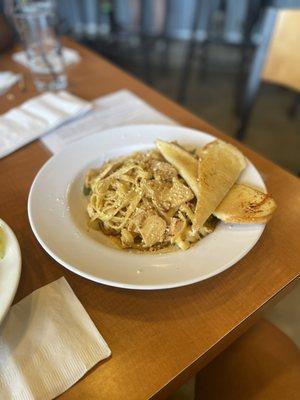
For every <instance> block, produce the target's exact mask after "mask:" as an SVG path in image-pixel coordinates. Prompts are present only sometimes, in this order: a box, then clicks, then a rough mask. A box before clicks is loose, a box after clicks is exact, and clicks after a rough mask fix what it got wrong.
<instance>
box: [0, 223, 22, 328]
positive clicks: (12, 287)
mask: <svg viewBox="0 0 300 400" xmlns="http://www.w3.org/2000/svg"><path fill="white" fill-rule="evenodd" d="M0 226H1V227H2V229H3V231H4V237H5V254H4V258H3V259H1V260H0V324H1V322H2V320H3V318H4V317H5V314H6V313H7V311H8V309H9V307H10V305H11V303H12V301H13V299H14V297H15V294H16V291H17V288H18V284H19V280H20V274H21V252H20V247H19V243H18V241H17V238H16V236H15V234H14V233H13V231H12V230H11V229H10V227H9V226H8V225H7V224H6V223H5V222H4V221H2V219H0Z"/></svg>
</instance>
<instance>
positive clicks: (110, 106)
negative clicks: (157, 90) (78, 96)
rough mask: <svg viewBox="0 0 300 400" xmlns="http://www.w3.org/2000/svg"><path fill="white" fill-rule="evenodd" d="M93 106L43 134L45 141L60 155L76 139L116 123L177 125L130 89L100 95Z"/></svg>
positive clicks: (52, 150)
mask: <svg viewBox="0 0 300 400" xmlns="http://www.w3.org/2000/svg"><path fill="white" fill-rule="evenodd" d="M93 105H94V109H93V111H91V112H90V113H89V114H88V115H85V116H84V117H83V118H80V120H78V121H72V122H70V123H69V124H66V125H64V126H62V127H60V128H58V129H55V131H53V132H51V133H49V134H48V135H45V136H43V138H42V142H43V143H44V144H45V145H46V146H47V147H48V149H49V150H50V151H51V152H52V153H54V154H56V153H58V152H59V151H61V150H62V149H63V148H64V147H66V146H67V145H68V144H70V143H72V142H74V141H76V140H79V139H82V138H83V137H86V136H88V135H92V134H93V133H96V132H99V131H101V130H104V129H108V128H113V127H115V126H123V125H135V124H167V125H170V124H171V125H175V124H176V123H175V121H174V120H172V119H171V118H169V117H167V116H166V115H164V114H162V113H161V112H159V111H158V110H156V109H155V108H153V107H151V106H150V105H149V104H148V103H146V102H145V101H143V100H142V99H141V98H140V97H138V96H137V95H136V94H134V93H132V92H130V91H129V90H118V91H117V92H113V93H110V94H108V95H105V96H102V97H99V98H98V99H96V100H94V101H93Z"/></svg>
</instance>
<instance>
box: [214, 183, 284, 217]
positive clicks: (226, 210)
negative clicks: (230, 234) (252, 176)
mask: <svg viewBox="0 0 300 400" xmlns="http://www.w3.org/2000/svg"><path fill="white" fill-rule="evenodd" d="M275 209H276V203H275V201H274V199H273V198H272V197H271V195H270V194H266V193H263V192H261V191H259V190H257V189H255V188H253V187H250V186H248V185H243V184H240V185H238V184H235V185H234V186H233V187H232V188H231V189H230V191H229V193H228V194H227V196H226V197H225V198H224V199H223V201H222V202H221V204H220V205H219V206H218V208H217V209H216V210H215V212H214V215H215V216H216V217H217V218H219V219H220V220H222V221H223V222H227V223H237V224H264V223H266V222H268V221H269V219H270V218H271V217H272V215H273V213H274V211H275Z"/></svg>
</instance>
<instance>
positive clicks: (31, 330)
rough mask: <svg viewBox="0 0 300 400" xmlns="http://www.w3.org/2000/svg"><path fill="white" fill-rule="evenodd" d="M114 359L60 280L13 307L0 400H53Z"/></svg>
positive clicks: (2, 350)
mask: <svg viewBox="0 0 300 400" xmlns="http://www.w3.org/2000/svg"><path fill="white" fill-rule="evenodd" d="M110 354H111V351H110V349H109V347H108V346H107V344H106V343H105V341H104V339H103V338H102V336H101V335H100V333H99V332H98V330H97V328H96V327H95V325H94V323H93V322H92V320H91V319H90V317H89V316H88V314H87V312H86V311H85V309H84V308H83V306H82V304H81V303H80V302H79V300H78V299H77V297H76V296H75V294H74V292H73V291H72V289H71V288H70V286H69V284H68V283H67V281H66V280H65V278H60V279H58V280H57V281H55V282H52V283H50V284H49V285H46V286H44V287H42V288H40V289H38V290H36V291H34V292H33V293H32V294H30V295H29V296H27V297H25V298H24V299H23V300H21V301H20V302H19V303H17V304H15V305H14V306H12V307H11V309H10V311H9V313H8V315H7V317H6V318H5V320H4V321H3V324H2V325H1V327H0V399H3V400H4V399H5V400H12V399H13V400H51V399H53V398H54V397H56V396H58V395H60V394H61V393H63V392H64V391H66V390H67V389H68V388H69V387H71V386H72V385H73V384H74V383H75V382H77V381H78V380H79V379H80V378H81V377H82V376H83V375H84V374H85V373H86V372H87V371H88V370H89V369H90V368H92V367H93V366H94V365H95V364H96V363H98V362H99V361H101V360H103V359H105V358H107V357H109V356H110Z"/></svg>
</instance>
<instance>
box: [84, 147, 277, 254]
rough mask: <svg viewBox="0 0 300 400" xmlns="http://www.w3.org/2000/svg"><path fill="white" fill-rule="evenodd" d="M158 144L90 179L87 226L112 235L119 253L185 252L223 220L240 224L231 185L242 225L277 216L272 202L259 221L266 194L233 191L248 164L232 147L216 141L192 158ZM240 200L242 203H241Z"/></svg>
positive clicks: (110, 164)
mask: <svg viewBox="0 0 300 400" xmlns="http://www.w3.org/2000/svg"><path fill="white" fill-rule="evenodd" d="M156 145H157V149H154V150H150V151H147V152H137V153H133V154H131V155H129V156H126V157H122V158H119V159H116V160H112V161H109V162H107V163H105V164H104V165H103V166H102V167H101V168H99V169H91V170H89V171H87V173H86V176H85V184H84V193H85V195H87V196H88V205H87V213H88V217H89V226H90V227H91V228H92V229H96V230H100V231H102V232H103V233H104V234H105V235H108V236H110V237H111V238H112V240H113V241H114V242H115V244H117V246H118V247H119V248H123V249H135V250H141V251H152V252H154V251H162V250H166V251H169V250H176V249H182V250H186V249H188V248H189V247H190V246H191V245H193V244H194V243H196V242H198V241H199V240H200V239H201V238H203V237H204V236H206V235H207V234H209V233H211V232H213V230H214V228H215V226H216V224H217V222H218V218H219V219H221V220H223V221H224V222H226V223H227V222H229V223H230V222H234V220H236V219H237V217H236V215H233V214H234V213H233V212H232V205H231V204H229V203H230V202H228V201H227V202H226V201H225V198H226V195H227V194H228V192H230V190H231V188H232V187H233V185H234V196H232V195H231V197H229V198H232V197H234V199H235V206H234V207H236V208H237V210H238V213H239V222H240V223H243V222H244V223H255V220H258V218H260V219H259V220H260V222H265V221H267V219H268V218H269V217H270V215H271V214H272V212H273V211H274V209H275V203H274V202H273V200H272V199H271V200H272V202H271V203H270V196H269V204H268V207H267V210H266V206H265V205H264V210H263V211H264V213H263V219H262V218H261V216H262V214H261V212H262V210H261V205H260V199H262V198H264V196H265V194H264V193H261V192H258V191H256V190H255V189H252V190H251V191H250V190H248V191H247V190H245V186H243V187H242V185H238V184H235V182H236V180H237V178H238V177H239V175H240V173H241V171H242V170H243V169H244V168H245V166H246V161H245V159H244V157H243V155H242V154H241V153H240V152H239V151H238V150H237V149H236V148H234V147H233V146H231V145H229V144H226V143H225V142H221V141H214V142H212V143H210V144H209V145H207V146H205V147H204V148H203V149H198V150H197V151H194V152H189V151H187V150H185V149H183V148H182V147H181V146H179V145H178V144H175V143H168V142H163V141H159V140H158V141H157V143H156ZM199 174H200V175H201V176H199ZM239 193H241V194H243V204H239V203H238V200H236V199H239V198H240V195H239ZM248 193H250V194H251V196H250V194H249V196H250V197H249V196H248ZM247 196H248V197H249V204H250V203H251V201H252V203H251V204H252V209H251V213H250V218H249V210H248V211H247V214H246V211H245V207H247ZM254 196H256V197H255V199H258V200H257V201H256V202H257V206H256V208H255V209H254V208H253V198H254ZM222 200H224V201H222ZM221 203H222V205H221V206H222V208H221V209H220V210H218V206H219V204H221ZM273 203H274V204H273ZM221 206H220V207H221ZM244 215H247V218H244ZM219 216H221V217H219ZM217 217H218V218H217ZM243 218H244V220H243Z"/></svg>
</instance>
